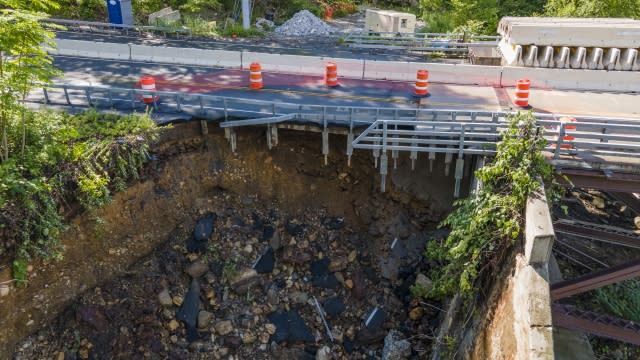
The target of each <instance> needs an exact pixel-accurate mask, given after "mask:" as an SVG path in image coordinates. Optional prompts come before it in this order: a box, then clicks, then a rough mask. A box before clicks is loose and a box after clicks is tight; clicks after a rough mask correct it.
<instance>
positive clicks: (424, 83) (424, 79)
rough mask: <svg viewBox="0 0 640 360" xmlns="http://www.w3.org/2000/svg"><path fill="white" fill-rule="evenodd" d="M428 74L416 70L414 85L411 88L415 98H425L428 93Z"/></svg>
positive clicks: (425, 71) (424, 71)
mask: <svg viewBox="0 0 640 360" xmlns="http://www.w3.org/2000/svg"><path fill="white" fill-rule="evenodd" d="M428 87H429V72H428V71H427V70H418V73H417V74H416V84H415V86H414V88H413V94H414V95H415V96H427V95H429V91H428V90H427V89H428Z"/></svg>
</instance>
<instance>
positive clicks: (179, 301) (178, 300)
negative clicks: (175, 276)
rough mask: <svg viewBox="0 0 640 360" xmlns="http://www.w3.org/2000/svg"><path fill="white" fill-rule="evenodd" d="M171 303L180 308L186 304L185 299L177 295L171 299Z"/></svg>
mask: <svg viewBox="0 0 640 360" xmlns="http://www.w3.org/2000/svg"><path fill="white" fill-rule="evenodd" d="M171 301H172V302H173V305H175V306H180V305H182V303H183V302H184V299H183V298H182V296H180V295H176V296H174V297H173V298H172V299H171Z"/></svg>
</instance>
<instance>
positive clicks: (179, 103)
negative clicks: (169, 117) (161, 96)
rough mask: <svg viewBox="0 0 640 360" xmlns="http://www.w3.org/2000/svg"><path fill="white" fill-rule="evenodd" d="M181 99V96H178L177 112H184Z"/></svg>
mask: <svg viewBox="0 0 640 360" xmlns="http://www.w3.org/2000/svg"><path fill="white" fill-rule="evenodd" d="M180 99H181V97H180V94H176V110H178V112H182V104H181V103H182V101H180Z"/></svg>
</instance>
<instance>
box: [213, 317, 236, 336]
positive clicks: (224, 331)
mask: <svg viewBox="0 0 640 360" xmlns="http://www.w3.org/2000/svg"><path fill="white" fill-rule="evenodd" d="M213 327H214V328H215V329H216V334H218V335H222V336H225V335H228V334H230V333H231V332H232V331H233V323H231V320H222V321H218V322H217V323H216V324H215V325H214V326H213Z"/></svg>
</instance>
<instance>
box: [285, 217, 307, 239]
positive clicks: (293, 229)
mask: <svg viewBox="0 0 640 360" xmlns="http://www.w3.org/2000/svg"><path fill="white" fill-rule="evenodd" d="M305 227H306V226H305V225H304V224H296V223H294V222H292V221H289V222H287V225H286V226H285V228H286V229H287V232H288V233H289V235H291V236H302V234H304V229H305Z"/></svg>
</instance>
